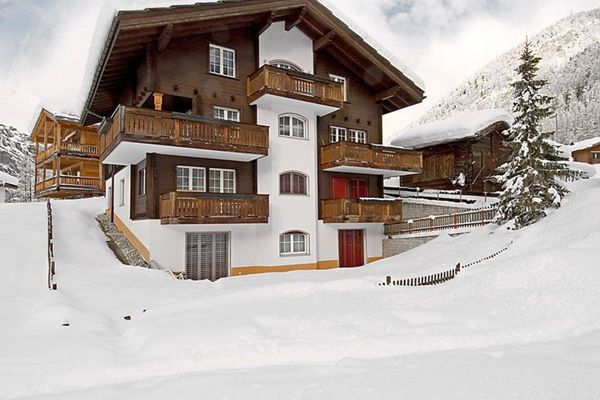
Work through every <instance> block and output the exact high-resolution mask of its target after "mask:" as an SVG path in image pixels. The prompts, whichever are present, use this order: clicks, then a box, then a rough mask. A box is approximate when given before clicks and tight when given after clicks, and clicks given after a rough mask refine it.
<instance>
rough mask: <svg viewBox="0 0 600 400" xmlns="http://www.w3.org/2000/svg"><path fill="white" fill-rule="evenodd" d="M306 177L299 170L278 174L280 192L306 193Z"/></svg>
mask: <svg viewBox="0 0 600 400" xmlns="http://www.w3.org/2000/svg"><path fill="white" fill-rule="evenodd" d="M307 180H308V179H307V177H306V175H304V174H301V173H300V172H284V173H283V174H281V175H279V193H280V194H302V195H305V196H306V195H308V188H307Z"/></svg>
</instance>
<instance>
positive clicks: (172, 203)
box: [159, 192, 269, 225]
mask: <svg viewBox="0 0 600 400" xmlns="http://www.w3.org/2000/svg"><path fill="white" fill-rule="evenodd" d="M159 218H160V220H161V224H163V225H168V224H266V223H268V222H269V195H261V194H257V195H245V194H217V193H215V194H198V195H194V194H191V193H180V192H171V193H166V194H163V195H161V196H160V205H159Z"/></svg>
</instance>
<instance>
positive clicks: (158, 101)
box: [153, 93, 163, 111]
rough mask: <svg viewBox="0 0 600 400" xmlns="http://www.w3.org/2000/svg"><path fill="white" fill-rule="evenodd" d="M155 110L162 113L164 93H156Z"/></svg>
mask: <svg viewBox="0 0 600 400" xmlns="http://www.w3.org/2000/svg"><path fill="white" fill-rule="evenodd" d="M153 96H154V109H155V110H156V111H162V105H163V94H162V93H154V94H153Z"/></svg>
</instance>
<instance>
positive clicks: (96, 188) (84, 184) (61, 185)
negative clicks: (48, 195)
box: [35, 175, 103, 194]
mask: <svg viewBox="0 0 600 400" xmlns="http://www.w3.org/2000/svg"><path fill="white" fill-rule="evenodd" d="M59 190H62V191H65V190H66V191H70V190H72V191H82V192H101V191H102V190H103V187H102V180H101V179H100V178H98V177H87V176H72V175H57V176H53V177H51V178H48V179H46V180H45V181H41V182H37V183H36V184H35V192H36V194H44V193H45V192H49V191H59Z"/></svg>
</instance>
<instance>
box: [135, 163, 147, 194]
mask: <svg viewBox="0 0 600 400" xmlns="http://www.w3.org/2000/svg"><path fill="white" fill-rule="evenodd" d="M137 194H138V196H143V195H145V194H146V168H142V169H140V170H139V171H138V173H137Z"/></svg>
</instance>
